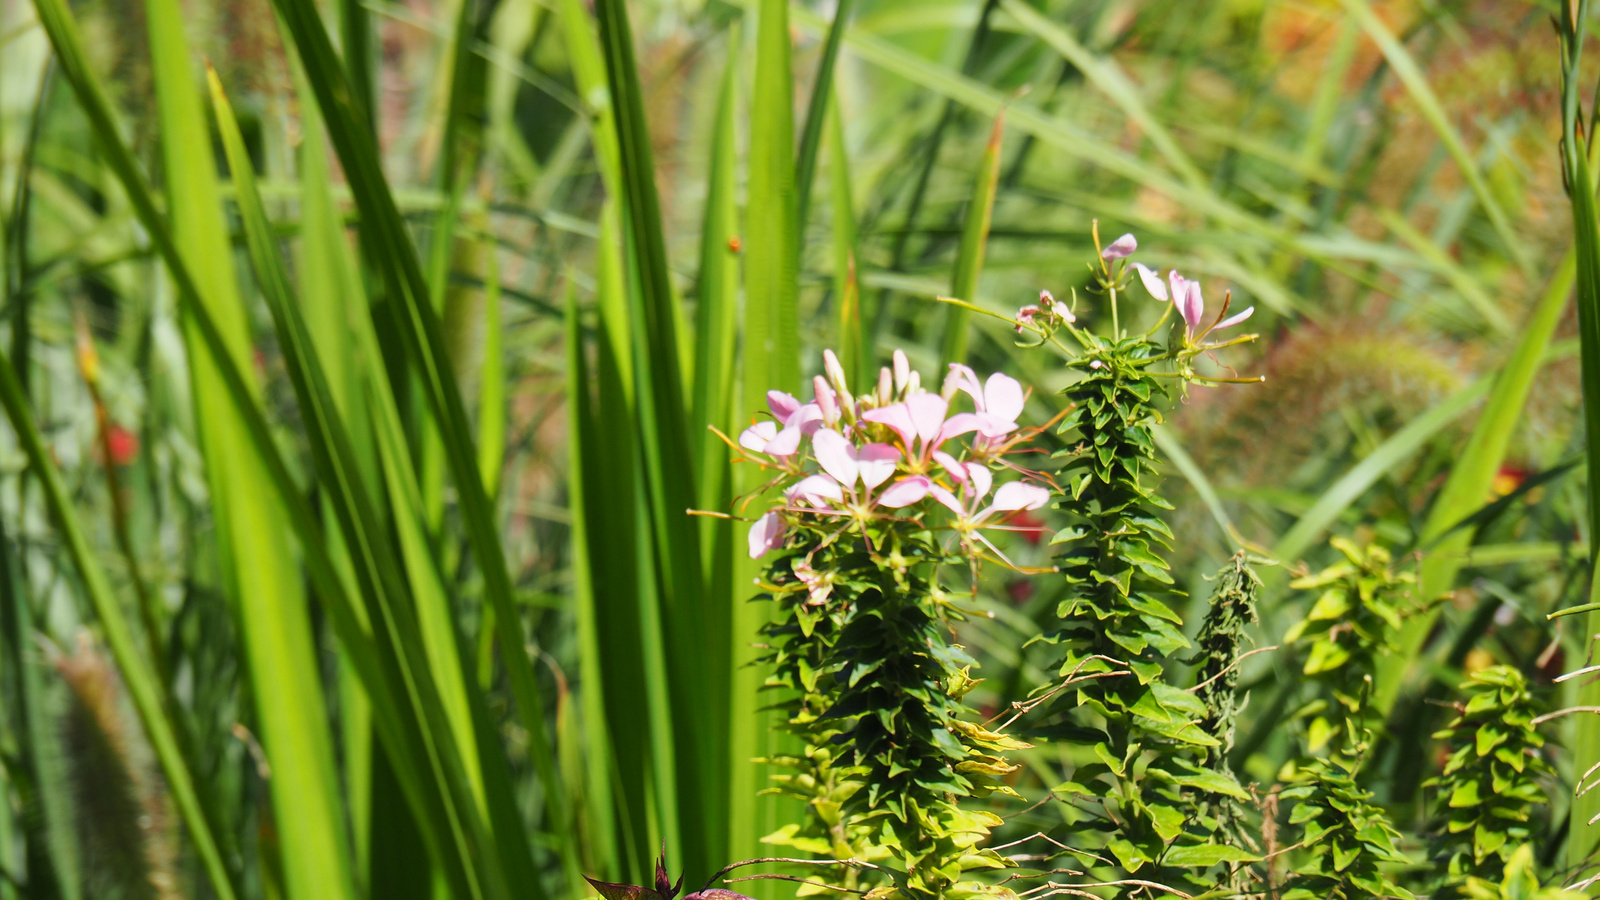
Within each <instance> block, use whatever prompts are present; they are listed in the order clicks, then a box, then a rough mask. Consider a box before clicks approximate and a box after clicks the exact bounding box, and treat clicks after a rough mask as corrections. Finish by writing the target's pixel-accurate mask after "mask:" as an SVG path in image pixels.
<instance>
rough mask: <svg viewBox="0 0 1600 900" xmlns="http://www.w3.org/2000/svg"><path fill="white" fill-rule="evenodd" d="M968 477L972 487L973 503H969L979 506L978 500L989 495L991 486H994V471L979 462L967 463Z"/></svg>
mask: <svg viewBox="0 0 1600 900" xmlns="http://www.w3.org/2000/svg"><path fill="white" fill-rule="evenodd" d="M967 479H968V484H969V486H970V487H971V489H972V503H971V504H969V505H971V506H977V505H978V501H980V500H982V499H983V498H984V497H986V496H988V494H989V488H991V487H993V486H994V473H993V472H990V471H989V469H988V468H987V467H986V466H982V465H979V464H978V463H967Z"/></svg>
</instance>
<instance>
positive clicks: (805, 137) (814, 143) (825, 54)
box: [794, 0, 855, 372]
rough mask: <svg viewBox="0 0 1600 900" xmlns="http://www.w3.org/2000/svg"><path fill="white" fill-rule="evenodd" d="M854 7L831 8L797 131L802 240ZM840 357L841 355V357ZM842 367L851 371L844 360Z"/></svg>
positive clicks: (846, 2) (848, 3) (847, 0)
mask: <svg viewBox="0 0 1600 900" xmlns="http://www.w3.org/2000/svg"><path fill="white" fill-rule="evenodd" d="M854 11H855V0H839V3H837V4H836V5H835V6H834V8H833V24H831V25H829V26H828V37H827V39H826V40H825V41H823V43H822V58H821V59H819V60H818V61H817V73H816V76H815V80H814V81H813V82H812V85H811V99H810V101H809V102H807V104H806V123H805V126H804V127H803V128H802V129H801V131H800V152H799V155H798V156H797V157H796V159H795V174H794V196H795V207H796V208H795V234H796V235H797V239H798V240H800V241H804V240H805V233H806V223H807V222H808V221H809V220H810V213H811V184H812V181H813V180H814V179H815V178H816V174H817V155H818V153H820V152H821V150H822V132H823V129H824V127H825V122H826V120H827V117H828V115H829V113H828V110H829V108H830V107H831V106H833V105H834V102H833V100H832V97H833V93H834V91H833V70H834V68H835V63H837V62H838V60H839V44H840V42H841V40H842V39H843V38H844V32H845V29H846V28H849V27H850V15H851V13H853V12H854ZM841 361H842V359H841ZM845 371H846V372H851V371H854V370H853V369H851V368H850V367H849V364H848V363H845Z"/></svg>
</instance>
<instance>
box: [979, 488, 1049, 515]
mask: <svg viewBox="0 0 1600 900" xmlns="http://www.w3.org/2000/svg"><path fill="white" fill-rule="evenodd" d="M1049 502H1050V492H1049V491H1048V490H1046V489H1044V488H1042V487H1040V486H1038V485H1036V484H1028V483H1027V482H1025V481H1008V482H1006V483H1005V484H1002V485H1000V490H998V491H995V492H994V503H993V505H991V506H990V508H991V509H994V510H997V511H999V512H1014V511H1016V510H1019V509H1038V508H1039V507H1041V506H1044V505H1045V504H1046V503H1049Z"/></svg>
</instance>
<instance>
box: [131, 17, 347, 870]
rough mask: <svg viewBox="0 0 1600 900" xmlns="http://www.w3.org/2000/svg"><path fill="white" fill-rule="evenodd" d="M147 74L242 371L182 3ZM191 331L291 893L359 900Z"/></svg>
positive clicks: (280, 527) (325, 746) (318, 722)
mask: <svg viewBox="0 0 1600 900" xmlns="http://www.w3.org/2000/svg"><path fill="white" fill-rule="evenodd" d="M145 21H146V24H147V27H148V31H149V35H150V59H151V69H152V74H153V77H154V81H155V89H156V101H157V112H158V114H159V118H160V121H161V132H160V133H161V151H162V160H163V163H164V165H165V171H166V173H167V183H166V188H167V199H168V209H169V211H170V215H171V220H170V221H171V225H172V234H173V239H174V243H175V244H176V245H177V248H178V251H179V253H180V255H181V256H182V257H183V258H184V259H185V260H186V262H187V263H188V265H189V270H190V272H191V273H192V274H193V275H194V277H195V279H196V281H197V282H198V283H199V287H200V291H199V293H198V294H197V298H198V303H199V304H202V305H206V306H207V307H208V310H209V312H210V313H211V316H212V318H213V320H214V321H215V322H216V323H217V324H218V326H219V328H220V331H221V333H222V337H223V340H224V342H225V345H226V348H225V350H224V351H223V352H225V353H227V354H228V355H229V356H230V357H231V358H232V361H233V365H234V366H235V367H236V368H239V369H241V370H244V369H247V367H248V365H249V360H250V358H251V357H250V354H251V350H250V337H249V323H248V319H247V317H246V308H245V306H244V303H243V299H242V298H241V297H240V296H239V292H238V282H237V278H236V275H235V272H234V268H233V256H232V252H231V248H230V246H229V243H228V239H227V234H228V232H227V226H226V225H225V223H224V221H223V217H222V205H221V196H220V194H219V192H218V190H217V184H216V174H215V173H216V164H215V162H214V160H213V158H212V156H211V143H210V140H209V136H210V129H209V127H208V125H207V122H206V118H205V111H204V107H203V105H202V102H201V98H200V94H199V85H198V83H197V81H196V77H195V76H196V73H195V71H194V68H193V57H192V56H191V54H190V52H189V48H188V41H187V39H186V38H185V36H184V32H183V13H182V11H181V10H180V9H179V8H178V5H177V3H176V2H175V0H148V2H147V3H146V4H145ZM182 318H183V331H184V338H185V345H186V348H187V351H188V358H189V373H190V382H191V385H192V390H193V394H194V402H195V424H196V430H197V431H198V432H199V438H200V444H201V449H202V451H203V452H204V455H205V460H206V478H207V482H208V484H209V485H210V489H211V498H212V502H213V506H214V508H215V520H216V527H217V531H218V535H219V537H220V540H219V542H218V551H219V556H220V558H221V560H222V562H223V566H222V569H223V576H224V578H225V579H227V580H228V582H231V583H225V584H224V588H225V590H227V591H228V593H229V594H231V595H232V596H233V597H234V599H235V601H236V602H235V604H234V608H235V609H236V610H237V614H238V616H239V619H240V623H241V628H240V634H241V638H242V642H243V644H244V649H245V657H246V661H247V662H248V665H249V671H250V677H251V695H252V697H253V698H254V700H255V707H256V715H257V723H258V728H259V733H260V737H261V742H262V745H263V746H264V748H265V749H266V752H267V754H268V757H269V758H270V759H271V760H273V763H274V777H273V778H272V780H271V782H270V783H269V787H270V789H271V793H272V805H273V810H274V813H275V814H276V816H277V817H278V818H279V819H280V820H282V821H290V822H294V823H296V827H295V828H292V829H283V830H282V831H281V833H280V853H279V859H280V861H281V864H282V867H283V878H284V884H285V889H286V891H287V893H288V896H289V897H291V898H312V897H329V898H341V897H354V882H353V880H352V874H353V873H352V872H351V868H350V865H349V853H348V849H347V848H346V846H345V840H344V837H345V831H344V825H343V821H344V817H343V815H342V810H341V809H340V807H339V802H338V801H339V799H340V796H341V795H340V791H339V779H338V776H337V774H336V773H335V769H334V765H333V747H332V742H331V741H330V740H329V735H328V729H327V722H328V716H327V712H326V707H327V704H326V701H325V699H324V697H323V694H322V682H321V679H320V677H319V672H320V667H319V664H318V660H317V652H316V648H315V646H314V644H313V641H312V635H311V622H310V616H309V611H308V609H307V606H306V602H305V594H304V589H303V582H302V580H301V578H300V575H299V573H298V571H297V566H295V564H294V559H295V554H294V552H293V547H292V544H291V542H290V535H289V523H288V521H287V518H286V515H285V512H284V510H283V507H282V505H281V503H280V502H279V500H278V499H277V497H276V496H275V492H274V487H273V485H272V483H271V481H270V480H269V479H267V478H265V477H263V470H264V466H262V465H260V464H259V462H258V460H257V451H256V448H255V447H254V446H253V444H252V442H251V441H250V439H249V437H248V429H247V428H246V426H245V425H244V424H243V423H242V422H241V421H240V414H239V412H238V409H237V407H236V405H235V404H234V401H233V399H232V398H231V397H230V396H229V395H228V392H227V390H226V389H225V388H224V387H223V385H222V382H221V379H220V378H218V377H217V362H216V360H215V358H214V356H213V351H212V349H211V348H210V347H209V346H208V345H207V343H206V341H205V340H204V338H203V337H202V336H201V335H200V334H199V332H198V328H197V326H196V324H195V323H194V320H193V317H192V315H191V316H184V317H182Z"/></svg>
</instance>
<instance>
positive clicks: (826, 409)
mask: <svg viewBox="0 0 1600 900" xmlns="http://www.w3.org/2000/svg"><path fill="white" fill-rule="evenodd" d="M811 389H812V390H813V391H815V392H816V394H817V408H818V409H820V410H822V421H824V422H826V423H827V424H828V427H829V428H832V427H833V426H835V425H838V424H839V398H838V397H835V396H834V393H833V388H831V387H828V380H827V379H826V378H823V377H822V376H821V375H815V376H812V378H811Z"/></svg>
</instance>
